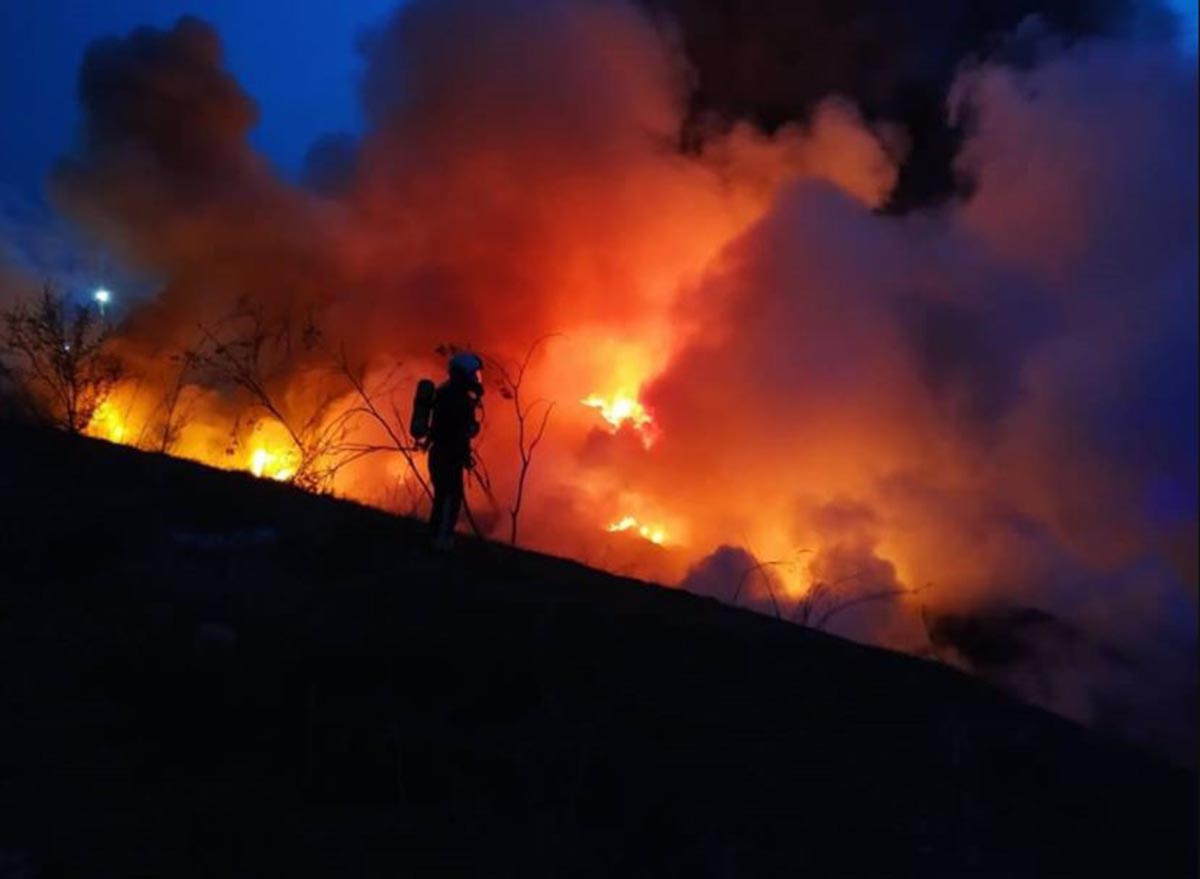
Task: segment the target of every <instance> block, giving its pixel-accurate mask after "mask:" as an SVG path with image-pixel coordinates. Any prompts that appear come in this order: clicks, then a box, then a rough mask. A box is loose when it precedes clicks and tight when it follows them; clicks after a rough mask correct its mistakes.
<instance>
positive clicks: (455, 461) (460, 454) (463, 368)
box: [412, 351, 483, 551]
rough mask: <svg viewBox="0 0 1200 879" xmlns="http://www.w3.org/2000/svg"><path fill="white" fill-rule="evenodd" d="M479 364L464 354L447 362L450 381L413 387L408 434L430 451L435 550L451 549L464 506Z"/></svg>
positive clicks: (478, 390) (480, 388)
mask: <svg viewBox="0 0 1200 879" xmlns="http://www.w3.org/2000/svg"><path fill="white" fill-rule="evenodd" d="M482 368H483V361H482V360H481V359H480V358H479V357H477V356H476V355H474V354H472V353H470V352H467V351H464V352H459V353H457V354H455V355H454V356H453V357H451V358H450V363H449V372H450V377H449V378H448V379H447V380H446V381H445V382H443V383H442V384H441V385H440V386H439V387H438V388H436V389H434V388H433V386H432V385H433V383H432V382H430V381H429V380H428V379H426V380H423V381H422V382H421V383H420V384H419V385H418V386H417V395H416V398H415V400H414V403H413V425H412V427H413V435H414V436H415V437H417V438H418V439H421V440H423V441H424V442H426V443H427V445H428V448H429V478H430V481H431V482H432V483H433V509H432V510H431V511H430V514H429V533H430V538H431V540H432V542H433V547H434V549H436V550H440V551H446V550H449V549H452V548H453V546H454V528H455V526H456V525H457V524H458V516H459V513H460V512H461V510H462V506H463V495H464V491H465V486H464V478H465V471H466V470H467V468H468V467H470V466H472V463H473V462H472V459H471V440H473V439H474V438H475V436H476V435H477V434H478V433H479V421H478V419H477V417H476V413H477V411H478V409H479V404H480V401H481V399H482V398H483V385H482V384H480V381H479V371H480V370H481V369H482Z"/></svg>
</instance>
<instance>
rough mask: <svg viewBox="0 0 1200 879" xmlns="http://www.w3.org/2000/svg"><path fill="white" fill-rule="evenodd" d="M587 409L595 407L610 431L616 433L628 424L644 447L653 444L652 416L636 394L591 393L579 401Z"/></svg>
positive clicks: (653, 426) (654, 435)
mask: <svg viewBox="0 0 1200 879" xmlns="http://www.w3.org/2000/svg"><path fill="white" fill-rule="evenodd" d="M580 402H581V403H583V405H584V406H587V407H588V408H589V409H595V410H596V411H597V412H599V413H600V417H601V418H603V419H604V420H605V421H607V422H608V424H609V426H610V427H611V428H612V432H613V433H616V432H617V431H618V430H620V429H621V427H622V425H625V424H628V425H629V426H630V427H632V428H633V429H634V430H636V431H637V432H638V435H639V436H641V438H642V444H643V445H644V446H645V447H646V448H650V446H652V445H654V440H655V439H656V432H655V425H654V416H652V415H651V414H650V413H649V412H648V411H646V407H645V406H643V405H642V404H641V402H640V401H639V400H638V398H637V396H636V395H634V396H629V395H626V394H614V395H613V396H612V397H611V398H605V397H601V396H600V395H599V394H591V395H590V396H588V397H585V398H584V399H583V400H581V401H580Z"/></svg>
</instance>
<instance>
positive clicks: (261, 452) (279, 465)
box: [250, 448, 295, 482]
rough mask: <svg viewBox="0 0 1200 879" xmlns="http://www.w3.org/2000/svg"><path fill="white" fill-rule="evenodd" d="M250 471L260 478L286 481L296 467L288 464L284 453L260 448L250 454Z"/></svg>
mask: <svg viewBox="0 0 1200 879" xmlns="http://www.w3.org/2000/svg"><path fill="white" fill-rule="evenodd" d="M250 472H251V473H253V474H254V475H255V476H258V477H259V478H262V477H266V478H267V479H274V480H277V481H279V482H286V481H287V480H289V479H291V478H292V475H293V474H294V473H295V469H294V468H293V467H289V466H288V463H287V461H286V459H285V456H284V455H280V454H277V453H275V452H271V451H268V450H267V449H262V448H259V449H255V450H254V452H253V454H251V455H250Z"/></svg>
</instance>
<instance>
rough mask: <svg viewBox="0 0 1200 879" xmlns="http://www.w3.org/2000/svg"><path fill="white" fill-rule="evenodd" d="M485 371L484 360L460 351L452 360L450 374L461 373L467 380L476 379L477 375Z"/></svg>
mask: <svg viewBox="0 0 1200 879" xmlns="http://www.w3.org/2000/svg"><path fill="white" fill-rule="evenodd" d="M481 369H483V360H482V359H481V358H480V357H479V356H478V355H476V354H472V353H471V352H470V351H459V352H458V353H457V354H455V355H454V356H453V357H451V358H450V374H451V375H454V374H455V373H459V374H461V375H463V376H465V377H467V378H471V379H473V378H475V373H477V372H479V370H481Z"/></svg>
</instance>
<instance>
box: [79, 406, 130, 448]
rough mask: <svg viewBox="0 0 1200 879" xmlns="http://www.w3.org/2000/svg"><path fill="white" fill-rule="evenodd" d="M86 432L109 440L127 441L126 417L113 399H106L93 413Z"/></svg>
mask: <svg viewBox="0 0 1200 879" xmlns="http://www.w3.org/2000/svg"><path fill="white" fill-rule="evenodd" d="M84 433H86V434H87V435H88V436H95V437H99V438H101V439H106V440H108V441H109V442H114V443H122V442H125V419H124V418H123V417H121V413H120V412H119V411H117V407H116V405H115V404H114V403H113V402H112V401H111V400H105V401H104V402H103V403H101V404H100V405H99V406H97V407H96V411H95V412H94V413H92V420H91V421H89V422H88V426H87V429H86V430H85V431H84Z"/></svg>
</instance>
